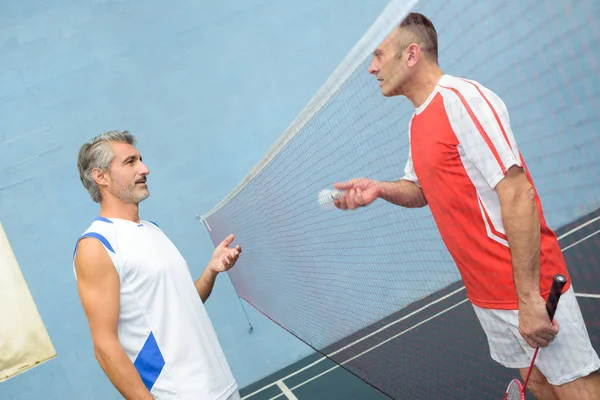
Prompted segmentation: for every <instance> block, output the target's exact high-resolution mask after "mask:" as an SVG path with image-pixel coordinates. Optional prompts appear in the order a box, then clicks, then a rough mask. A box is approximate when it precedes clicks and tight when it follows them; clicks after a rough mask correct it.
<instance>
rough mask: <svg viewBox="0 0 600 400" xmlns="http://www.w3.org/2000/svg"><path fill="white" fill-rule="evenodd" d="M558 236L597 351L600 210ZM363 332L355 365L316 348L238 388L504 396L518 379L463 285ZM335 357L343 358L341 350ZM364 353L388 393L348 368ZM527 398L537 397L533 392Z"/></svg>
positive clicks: (307, 394) (376, 395) (252, 398)
mask: <svg viewBox="0 0 600 400" xmlns="http://www.w3.org/2000/svg"><path fill="white" fill-rule="evenodd" d="M556 233H557V236H558V239H559V242H560V244H561V248H562V251H563V254H564V256H565V259H566V260H567V265H568V266H569V273H570V274H571V277H572V281H573V287H574V289H575V292H576V294H577V299H578V301H579V305H580V307H581V310H582V313H583V317H584V319H585V320H586V324H587V328H588V333H589V335H590V338H591V341H592V344H593V345H594V347H595V349H596V351H600V284H599V282H600V209H599V210H596V211H595V212H593V213H591V214H589V215H587V216H585V217H583V218H580V219H579V220H577V221H574V222H573V223H571V224H568V225H566V226H564V227H562V228H561V229H559V230H557V232H556ZM465 332H468V335H465V334H464V333H465ZM362 334H363V335H365V336H369V340H368V346H365V341H363V340H361V338H353V341H352V342H350V343H348V344H346V345H345V348H348V347H352V346H353V345H357V346H358V345H359V343H360V345H361V346H362V348H361V349H360V351H359V352H355V353H354V354H353V355H352V356H351V357H349V358H348V359H346V361H347V362H350V363H349V364H344V367H345V368H343V367H340V366H339V365H337V364H336V363H334V362H333V361H331V360H330V359H328V358H327V357H324V356H323V355H322V354H319V353H315V354H313V355H311V356H309V357H307V358H305V359H303V360H301V361H299V362H297V363H295V364H293V365H291V366H289V367H287V368H285V369H282V370H280V371H278V372H277V373H275V374H273V375H271V376H269V377H267V378H265V379H263V380H261V381H259V382H256V383H254V384H252V385H249V386H247V387H245V388H243V389H241V390H240V393H241V395H242V399H249V400H274V399H280V400H285V399H289V400H296V399H299V400H304V399H311V400H321V399H323V400H325V399H326V400H338V399H339V400H342V399H357V400H361V399H369V400H371V399H372V400H378V399H389V398H394V399H441V398H443V399H452V398H457V399H458V398H461V399H466V398H469V399H471V398H472V399H501V398H503V396H504V390H505V388H506V385H507V384H508V382H509V381H510V379H512V378H514V377H517V375H516V373H515V371H512V370H508V369H505V368H503V367H501V366H499V365H498V364H496V363H495V362H494V361H492V360H491V358H490V357H489V351H488V347H487V342H486V338H485V334H484V333H483V330H482V329H481V326H480V325H479V322H478V321H477V320H476V317H475V314H474V312H473V309H472V307H471V305H470V303H468V301H467V299H466V296H465V292H464V287H463V286H462V283H461V282H456V283H455V284H453V285H451V286H449V287H447V288H445V289H444V290H442V291H440V292H438V293H435V294H434V295H432V296H429V297H427V298H425V299H423V300H421V301H419V302H417V303H415V304H412V305H411V306H409V307H407V308H406V309H404V310H401V311H400V312H398V313H396V314H394V315H393V316H391V317H390V318H388V319H386V320H385V321H381V323H378V324H377V325H376V326H373V327H372V329H370V331H368V332H364V333H362ZM324 354H329V353H327V352H326V351H324ZM390 354H392V355H393V357H390ZM334 358H335V359H336V361H341V360H344V359H343V358H342V357H341V356H340V355H339V354H336V357H334ZM360 358H365V359H366V358H368V363H365V365H368V366H369V370H370V371H369V374H370V380H371V381H372V382H374V383H375V385H376V386H377V379H378V378H377V377H378V376H381V377H382V379H384V378H385V379H386V382H388V383H389V382H390V379H391V380H392V381H393V382H394V385H393V388H392V389H391V390H389V391H388V394H387V395H386V394H384V393H382V392H381V391H379V390H377V389H375V388H374V387H372V386H371V385H369V384H367V383H365V382H364V381H363V380H361V379H359V378H358V377H357V376H356V375H354V374H353V373H352V372H351V371H353V369H356V368H360V365H358V366H357V365H356V363H357V361H358V362H360ZM378 359H380V360H382V362H379V363H378V362H377V360H378ZM384 360H385V361H384ZM342 362H343V361H342ZM363 371H364V370H363ZM388 386H389V385H388ZM528 399H533V396H532V395H531V393H528Z"/></svg>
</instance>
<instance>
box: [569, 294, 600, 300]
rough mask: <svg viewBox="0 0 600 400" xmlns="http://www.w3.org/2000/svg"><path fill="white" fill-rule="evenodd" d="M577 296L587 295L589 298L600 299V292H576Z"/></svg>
mask: <svg viewBox="0 0 600 400" xmlns="http://www.w3.org/2000/svg"><path fill="white" fill-rule="evenodd" d="M575 296H577V297H585V298H588V299H600V294H592V293H575Z"/></svg>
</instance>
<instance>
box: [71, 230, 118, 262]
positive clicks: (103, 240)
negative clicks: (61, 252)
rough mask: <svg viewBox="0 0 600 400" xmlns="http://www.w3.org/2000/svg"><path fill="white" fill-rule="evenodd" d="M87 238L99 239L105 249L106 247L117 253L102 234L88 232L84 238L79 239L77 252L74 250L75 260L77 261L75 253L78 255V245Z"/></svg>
mask: <svg viewBox="0 0 600 400" xmlns="http://www.w3.org/2000/svg"><path fill="white" fill-rule="evenodd" d="M86 237H92V238H95V239H98V240H99V241H100V242H102V244H103V245H104V247H106V248H107V249H108V250H110V251H111V252H113V253H115V249H113V247H112V246H111V245H110V242H109V241H108V240H106V238H105V237H104V236H102V235H101V234H99V233H96V232H88V233H86V234H84V235H83V236H81V237H80V238H79V239H77V243H75V250H73V259H75V253H77V245H79V241H80V240H81V239H83V238H86ZM115 254H116V253H115Z"/></svg>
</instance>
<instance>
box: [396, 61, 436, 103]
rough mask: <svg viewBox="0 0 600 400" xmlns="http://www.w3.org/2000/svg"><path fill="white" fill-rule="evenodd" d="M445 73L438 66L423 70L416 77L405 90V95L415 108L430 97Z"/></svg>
mask: <svg viewBox="0 0 600 400" xmlns="http://www.w3.org/2000/svg"><path fill="white" fill-rule="evenodd" d="M443 75H444V73H443V72H442V71H441V70H440V68H439V67H438V66H435V67H431V68H428V69H426V70H423V71H422V72H421V73H420V74H419V75H417V76H415V77H414V79H413V81H412V84H411V86H410V87H409V88H408V89H406V90H405V96H406V97H407V98H408V99H409V100H410V101H411V102H412V103H413V105H414V107H415V108H419V107H420V106H422V105H423V103H425V101H426V100H427V98H429V96H430V95H431V93H432V92H433V91H434V89H435V87H436V85H437V84H438V82H439V81H440V78H441V77H442V76H443Z"/></svg>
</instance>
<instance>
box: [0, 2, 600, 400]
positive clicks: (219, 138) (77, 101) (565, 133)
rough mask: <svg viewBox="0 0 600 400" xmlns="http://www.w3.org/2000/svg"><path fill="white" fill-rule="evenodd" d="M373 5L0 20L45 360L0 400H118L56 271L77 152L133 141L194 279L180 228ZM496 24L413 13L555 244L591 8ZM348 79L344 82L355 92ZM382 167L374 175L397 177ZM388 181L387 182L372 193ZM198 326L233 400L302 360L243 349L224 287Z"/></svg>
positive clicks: (4, 214) (16, 210)
mask: <svg viewBox="0 0 600 400" xmlns="http://www.w3.org/2000/svg"><path fill="white" fill-rule="evenodd" d="M386 3H387V1H384V0H368V1H358V0H322V1H317V0H313V1H306V2H302V1H298V0H297V1H291V0H277V1H259V0H238V1H233V0H221V1H219V2H198V1H192V0H187V1H185V0H182V1H178V2H175V3H170V2H169V3H168V2H166V1H158V0H146V1H142V0H121V1H117V0H90V1H87V2H82V1H75V0H63V1H57V0H45V1H41V0H28V1H22V2H19V1H4V2H1V3H0V121H2V124H1V126H0V220H1V221H2V224H3V225H4V228H5V230H6V232H7V234H8V237H9V240H10V241H11V244H12V246H13V249H14V251H15V254H16V256H17V258H18V260H19V262H20V265H21V268H22V270H23V273H24V275H25V278H26V280H27V283H28V285H29V288H30V290H31V292H32V295H33V297H34V300H35V301H36V303H37V306H38V308H39V310H40V313H41V315H42V318H43V319H44V322H45V323H46V326H47V328H48V330H49V333H50V335H51V338H52V341H53V343H54V345H55V346H56V349H57V352H58V357H57V358H56V359H54V360H51V361H49V362H47V363H45V364H43V365H41V366H39V367H37V368H34V369H33V370H31V371H28V372H26V373H24V374H22V375H19V376H17V377H15V378H12V379H10V380H8V381H7V382H5V383H3V384H0V398H1V399H11V400H12V399H38V398H44V399H71V398H81V399H110V398H118V395H117V393H116V391H115V390H114V389H113V388H112V386H111V385H110V384H109V382H108V380H107V379H106V378H105V376H104V374H103V372H102V371H101V370H100V368H99V366H98V365H97V363H96V361H95V359H94V357H93V351H92V346H91V341H90V337H89V331H88V326H87V323H86V320H85V318H84V315H83V312H82V310H81V305H80V303H79V299H78V296H77V291H76V286H75V280H74V276H73V272H72V266H71V254H72V250H73V244H74V241H75V239H76V238H77V236H78V235H79V234H80V233H81V232H82V231H83V230H84V229H85V228H86V227H87V225H88V224H89V222H90V221H91V219H92V218H93V217H94V216H95V215H96V213H97V206H96V205H95V204H94V203H92V202H91V200H90V199H89V196H88V195H87V193H86V192H85V191H84V189H83V188H82V187H81V184H80V182H79V179H78V176H77V169H76V155H77V151H78V149H79V146H80V145H81V144H82V143H83V142H85V141H87V140H89V139H90V138H91V137H93V136H95V135H96V134H98V133H99V132H101V131H103V130H108V129H129V130H131V131H132V132H133V133H134V134H136V135H137V136H138V138H139V140H140V145H139V148H140V150H141V151H142V153H143V155H144V158H145V160H146V161H147V163H148V166H149V167H150V169H151V175H150V177H149V179H150V180H149V184H150V189H151V191H152V196H151V197H150V199H148V200H147V201H146V202H144V203H143V206H142V211H143V217H144V218H147V219H152V220H155V221H157V222H158V223H159V224H160V226H161V227H162V228H163V229H164V230H165V231H166V232H167V233H168V234H169V236H170V237H171V238H172V240H173V241H174V242H175V243H176V244H177V245H178V246H179V248H180V250H181V251H182V253H183V254H184V256H185V257H186V258H187V260H188V262H189V264H190V267H191V269H192V272H193V274H194V275H195V276H199V274H200V273H201V270H202V268H203V267H204V265H205V264H206V262H207V261H208V258H209V257H210V254H211V252H212V242H211V240H210V239H209V236H208V235H207V232H206V229H205V228H204V226H203V225H202V224H201V223H200V221H198V220H197V219H196V215H198V214H201V213H204V212H206V211H208V210H209V209H211V208H212V207H213V206H214V205H215V204H217V203H218V202H219V201H220V200H221V199H222V198H223V197H224V196H225V195H226V194H227V193H228V192H229V191H230V190H231V189H232V188H233V187H234V186H236V185H237V183H238V182H239V181H240V180H241V179H242V178H243V177H244V176H245V175H246V174H247V172H248V171H249V170H250V169H251V168H252V167H253V166H254V165H255V163H256V162H257V161H258V160H259V159H260V158H261V157H262V156H263V155H264V153H265V152H266V151H267V150H268V148H269V147H270V146H271V144H272V143H273V142H274V141H275V140H276V139H277V138H278V137H279V135H280V134H281V133H282V132H283V131H284V130H285V128H286V127H287V126H288V125H289V123H290V122H291V121H292V120H293V119H294V118H295V117H296V115H297V114H298V113H299V112H300V110H301V109H302V108H303V107H304V105H305V104H306V103H307V102H308V100H309V99H310V98H311V97H312V96H313V94H314V93H315V92H316V91H317V90H318V89H319V87H320V86H321V85H322V84H323V83H324V82H325V80H326V79H327V77H328V76H329V75H330V73H331V72H332V71H333V70H334V69H335V67H336V66H337V65H338V63H339V62H340V61H341V60H342V59H343V58H344V56H345V55H346V54H347V53H348V51H349V50H350V49H351V48H352V46H353V45H354V44H355V43H356V41H357V40H358V39H359V38H360V37H361V36H362V34H363V33H364V32H365V31H366V30H367V28H368V27H369V26H370V24H371V23H372V22H373V21H374V20H375V18H376V17H377V15H379V13H380V12H381V10H382V9H383V8H384V6H385V4H386ZM173 4H174V5H173ZM510 4H511V7H507V8H506V9H504V10H502V9H501V8H499V6H498V4H497V3H496V2H476V1H474V0H471V1H467V0H462V1H456V2H446V3H444V6H440V2H439V1H438V0H423V1H421V2H420V3H419V10H421V11H424V12H425V13H427V14H428V15H431V16H432V18H433V20H434V22H435V23H436V25H437V26H438V30H439V33H440V47H441V50H442V51H441V59H440V60H441V63H442V67H443V68H444V70H445V71H446V72H448V73H450V74H455V75H462V76H468V77H470V78H473V79H477V80H480V81H481V82H482V83H484V84H486V85H487V86H489V87H490V88H492V89H493V90H495V91H497V92H498V93H499V94H500V95H501V96H503V98H504V99H505V101H506V103H507V105H508V107H509V110H511V118H512V120H513V121H514V123H513V125H514V128H515V134H516V135H517V139H518V140H520V144H521V148H522V150H523V153H524V155H525V157H526V158H527V159H528V160H529V166H530V168H532V174H533V177H534V179H535V180H536V183H537V185H538V189H539V190H540V193H541V195H542V200H543V201H544V205H545V209H546V212H547V215H548V219H549V222H550V224H551V225H552V226H553V227H556V226H558V225H561V224H563V223H565V222H568V221H570V220H571V219H573V218H575V217H577V216H579V215H582V214H585V213H587V212H588V211H589V210H590V209H593V208H596V207H597V206H598V204H600V192H599V191H598V189H597V188H598V185H597V184H598V183H600V182H598V177H599V176H600V170H599V168H600V163H598V162H597V161H598V147H599V144H598V141H597V132H598V129H597V128H598V126H599V125H598V122H597V118H590V116H594V115H595V113H596V110H598V107H600V101H599V98H598V92H597V88H598V87H600V82H599V78H598V74H597V73H596V72H597V69H598V62H597V58H596V57H595V56H594V54H595V53H594V51H595V49H596V47H597V43H598V37H599V35H598V24H597V23H596V22H594V21H593V20H591V18H593V16H594V15H598V12H599V8H600V5H599V4H600V3H598V2H594V1H591V0H588V1H582V2H580V3H578V5H577V6H574V5H572V4H571V2H568V1H566V0H557V1H555V2H539V1H533V0H524V1H520V2H510ZM550 5H552V6H550ZM467 9H468V10H469V12H468V13H465V10H467ZM588 19H590V20H588ZM582 21H583V22H582ZM585 21H587V23H588V25H586V26H587V27H586V28H585V30H581V27H582V25H581V24H584V23H586V22H585ZM471 27H477V29H472V28H471ZM574 32H575V33H577V32H579V34H574ZM363 67H364V68H363V69H364V71H365V72H364V77H360V78H359V77H357V78H355V79H357V80H359V81H361V83H366V84H368V85H372V84H373V82H372V78H371V77H368V76H367V74H366V64H365V65H364V66H363ZM357 76H358V75H357ZM369 87H371V86H369ZM363 88H367V86H364V87H363ZM364 90H371V89H364ZM376 92H377V89H376V88H375V89H374V90H373V93H374V96H375V95H376V94H377V93H376ZM374 99H376V100H375V101H377V102H379V101H382V99H380V98H379V97H376V98H375V97H374ZM385 104H386V105H387V107H388V109H390V108H392V106H391V105H390V104H394V105H398V107H400V108H401V110H400V108H399V110H400V111H398V119H399V120H401V121H402V123H401V124H400V125H398V126H400V128H398V134H399V135H400V136H399V137H401V138H402V139H396V138H394V140H395V141H396V142H395V144H394V146H397V147H398V148H400V149H405V146H406V143H405V141H406V136H405V130H404V128H402V127H403V126H406V125H405V124H404V122H405V121H407V120H408V116H409V113H410V108H409V107H408V105H407V103H406V101H403V100H400V99H396V100H389V102H386V103H385ZM354 106H356V104H354ZM369 107H371V108H372V109H375V107H376V103H370V104H369ZM407 107H408V108H407ZM383 111H385V110H383V109H382V110H378V111H377V112H383ZM394 112H395V111H394ZM594 135H596V136H594ZM359 139H360V138H359V137H357V138H354V139H353V140H359ZM540 139H541V140H540ZM540 143H541V144H540ZM565 149H566V150H565ZM352 150H353V151H357V152H358V153H359V154H360V153H361V151H359V150H360V149H352ZM397 154H398V153H394V155H391V156H390V158H389V160H390V162H391V161H392V160H394V159H393V158H391V157H393V156H395V157H397V158H396V159H397V160H401V162H402V163H403V162H404V159H405V155H404V153H401V155H397ZM401 167H402V165H400V166H398V165H397V164H395V163H394V165H393V166H392V165H390V166H389V170H388V171H390V178H391V177H392V171H394V174H393V175H394V176H398V174H400V173H401ZM395 171H397V172H398V174H396V172H395ZM345 172H348V173H350V172H353V173H354V172H357V173H358V172H360V173H370V172H371V170H369V169H367V168H363V166H361V165H357V166H355V170H354V171H351V170H349V169H347V170H345ZM344 178H345V176H339V177H336V179H344ZM582 193H583V194H582ZM422 212H423V213H424V214H425V212H426V211H422ZM357 215H359V216H360V215H365V214H357ZM348 218H349V217H348ZM428 239H429V237H428ZM241 244H242V246H243V245H244V243H241ZM207 308H208V311H209V313H210V316H211V318H212V320H213V322H214V324H215V327H216V329H217V332H218V334H219V337H220V339H221V342H222V345H223V347H224V349H225V352H226V355H227V357H228V359H229V361H230V364H231V366H232V369H233V372H234V374H235V376H236V378H237V379H238V381H239V383H240V385H241V386H245V385H247V384H248V383H251V382H253V381H255V380H257V379H260V378H262V377H264V376H265V375H267V374H269V373H271V372H274V371H276V370H278V369H280V368H281V367H283V366H285V365H288V364H289V363H291V362H293V361H295V360H297V359H298V358H300V357H302V356H304V355H306V354H308V353H309V352H310V349H308V348H307V347H306V346H304V345H303V344H301V343H299V342H298V341H297V340H295V339H294V338H292V337H291V336H290V335H289V334H287V333H286V332H284V331H282V330H281V329H280V328H278V327H277V326H275V325H274V324H272V323H271V322H269V321H267V320H266V318H264V317H262V316H261V315H259V314H258V313H257V312H254V311H253V310H252V309H249V310H248V311H249V314H250V318H251V320H252V321H253V324H254V327H255V330H254V333H252V334H250V333H248V330H247V323H246V321H245V317H244V315H243V312H242V310H241V308H240V305H239V302H238V300H237V298H236V296H235V292H234V290H233V288H232V286H231V284H230V282H229V280H228V279H227V277H226V276H222V277H220V278H219V279H218V282H217V287H216V288H215V291H214V292H213V295H212V297H211V299H210V300H209V301H208V303H207Z"/></svg>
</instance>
